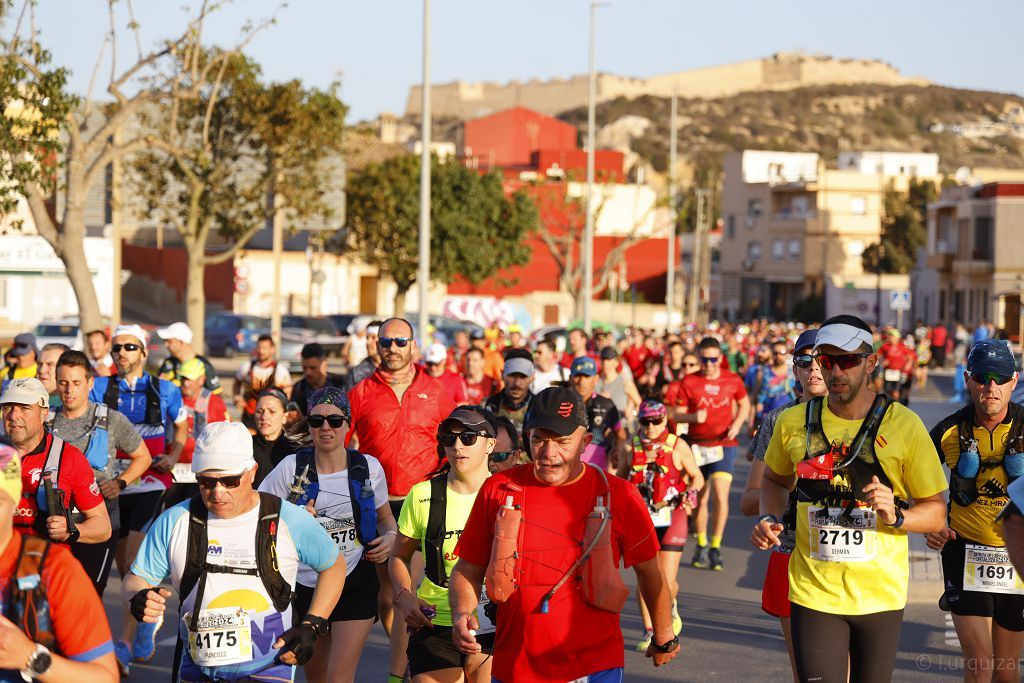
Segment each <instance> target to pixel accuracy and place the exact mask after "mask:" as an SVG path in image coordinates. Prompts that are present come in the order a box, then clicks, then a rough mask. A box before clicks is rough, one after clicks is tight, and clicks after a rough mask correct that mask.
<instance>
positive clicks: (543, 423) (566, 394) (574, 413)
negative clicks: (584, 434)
mask: <svg viewBox="0 0 1024 683" xmlns="http://www.w3.org/2000/svg"><path fill="white" fill-rule="evenodd" d="M588 426H589V425H588V423H587V411H586V409H585V408H584V407H583V398H582V397H581V396H580V395H579V394H578V393H576V392H575V391H574V390H573V389H568V388H566V387H548V388H547V389H545V390H544V391H542V392H540V393H539V394H537V395H536V396H534V397H533V401H532V402H531V403H530V410H529V411H528V412H527V414H526V423H525V424H524V425H523V433H524V434H525V433H526V431H527V430H528V429H535V428H536V429H547V430H550V431H552V432H554V433H555V434H558V435H560V436H568V435H569V434H572V433H573V432H574V431H576V428H577V427H583V428H584V429H586V428H587V427H588Z"/></svg>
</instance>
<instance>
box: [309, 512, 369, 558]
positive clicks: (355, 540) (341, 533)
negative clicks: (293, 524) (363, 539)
mask: <svg viewBox="0 0 1024 683" xmlns="http://www.w3.org/2000/svg"><path fill="white" fill-rule="evenodd" d="M316 521H318V522H320V526H322V527H323V528H324V531H326V532H327V535H328V536H330V537H331V540H332V541H334V542H335V543H336V544H337V546H338V549H339V550H340V551H341V553H342V554H343V555H344V554H345V553H350V552H355V551H356V550H357V549H359V548H361V547H362V544H361V543H360V542H359V537H358V536H357V535H356V522H355V518H354V517H345V518H344V519H335V518H333V517H317V518H316Z"/></svg>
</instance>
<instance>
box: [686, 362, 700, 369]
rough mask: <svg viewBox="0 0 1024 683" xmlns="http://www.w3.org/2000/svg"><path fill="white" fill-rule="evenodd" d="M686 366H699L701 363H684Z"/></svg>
mask: <svg viewBox="0 0 1024 683" xmlns="http://www.w3.org/2000/svg"><path fill="white" fill-rule="evenodd" d="M683 367H684V368H699V367H700V363H683Z"/></svg>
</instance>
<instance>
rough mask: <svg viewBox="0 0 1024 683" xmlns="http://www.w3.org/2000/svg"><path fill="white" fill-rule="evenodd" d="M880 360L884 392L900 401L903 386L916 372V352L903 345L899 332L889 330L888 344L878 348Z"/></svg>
mask: <svg viewBox="0 0 1024 683" xmlns="http://www.w3.org/2000/svg"><path fill="white" fill-rule="evenodd" d="M878 360H879V362H880V363H881V365H882V381H883V382H884V384H883V387H884V388H883V391H885V393H887V394H889V396H891V397H892V399H893V400H894V401H899V400H900V398H901V396H902V394H903V384H904V383H905V382H906V380H907V378H908V377H909V376H910V375H911V374H912V373H913V371H914V351H913V349H909V348H907V346H906V345H905V344H904V343H903V340H902V339H901V338H900V331H899V330H896V329H892V330H889V333H888V335H887V340H886V342H885V343H884V344H882V345H881V346H880V347H879V348H878Z"/></svg>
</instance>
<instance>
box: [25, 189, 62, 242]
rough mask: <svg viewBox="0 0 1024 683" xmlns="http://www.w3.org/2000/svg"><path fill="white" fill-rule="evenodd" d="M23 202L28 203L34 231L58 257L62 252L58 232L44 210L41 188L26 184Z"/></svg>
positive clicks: (44, 200) (47, 212)
mask: <svg viewBox="0 0 1024 683" xmlns="http://www.w3.org/2000/svg"><path fill="white" fill-rule="evenodd" d="M25 200H26V201H28V205H29V209H30V210H31V212H32V218H33V219H34V220H35V224H36V230H37V231H38V232H39V234H40V235H41V236H42V237H43V239H44V240H46V241H47V242H49V243H50V246H51V247H53V251H54V252H55V253H56V254H57V256H60V254H61V251H62V249H61V247H60V232H59V231H58V230H57V226H56V225H54V224H53V221H52V220H51V219H50V212H49V211H48V210H47V209H46V197H45V196H44V195H43V190H42V188H41V187H39V185H37V184H36V183H26V184H25Z"/></svg>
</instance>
